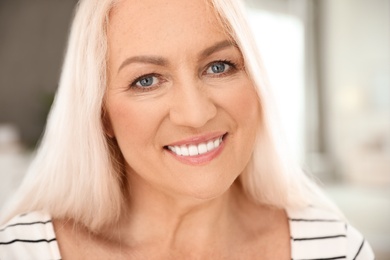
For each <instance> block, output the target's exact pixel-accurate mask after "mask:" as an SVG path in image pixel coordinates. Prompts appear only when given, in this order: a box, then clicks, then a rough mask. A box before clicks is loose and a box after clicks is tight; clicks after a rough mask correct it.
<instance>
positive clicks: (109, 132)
mask: <svg viewBox="0 0 390 260" xmlns="http://www.w3.org/2000/svg"><path fill="white" fill-rule="evenodd" d="M102 123H103V131H104V133H105V135H106V136H107V137H108V138H110V139H112V138H114V137H115V134H114V131H113V129H112V125H111V122H110V118H109V116H108V114H107V112H106V110H105V109H102Z"/></svg>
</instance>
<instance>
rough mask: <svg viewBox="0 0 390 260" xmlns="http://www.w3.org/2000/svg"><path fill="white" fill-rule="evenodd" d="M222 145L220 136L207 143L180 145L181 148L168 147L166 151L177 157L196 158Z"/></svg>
mask: <svg viewBox="0 0 390 260" xmlns="http://www.w3.org/2000/svg"><path fill="white" fill-rule="evenodd" d="M221 143H222V136H221V137H219V138H217V139H215V140H214V141H208V142H207V143H200V144H198V145H194V144H191V145H188V146H187V145H181V146H168V149H169V150H171V151H172V152H173V153H175V154H177V155H179V156H196V155H198V154H205V153H207V152H210V151H212V150H214V149H215V148H218V147H219V146H220V145H221Z"/></svg>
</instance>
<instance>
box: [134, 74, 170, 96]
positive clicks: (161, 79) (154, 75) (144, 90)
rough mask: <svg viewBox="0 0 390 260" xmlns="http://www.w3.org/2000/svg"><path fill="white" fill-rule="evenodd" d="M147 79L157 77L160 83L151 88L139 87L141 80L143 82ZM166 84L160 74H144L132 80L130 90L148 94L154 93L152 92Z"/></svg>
mask: <svg viewBox="0 0 390 260" xmlns="http://www.w3.org/2000/svg"><path fill="white" fill-rule="evenodd" d="M147 77H156V78H157V79H158V80H159V81H158V83H156V84H152V85H151V86H149V87H141V86H137V83H138V82H139V81H140V80H142V79H144V78H147ZM164 82H165V81H164V79H163V78H162V76H161V75H160V74H157V73H146V74H143V75H141V76H138V77H136V78H134V79H132V80H130V84H129V89H132V90H134V91H140V92H147V91H152V90H154V89H156V88H158V87H159V86H160V85H161V84H162V83H164Z"/></svg>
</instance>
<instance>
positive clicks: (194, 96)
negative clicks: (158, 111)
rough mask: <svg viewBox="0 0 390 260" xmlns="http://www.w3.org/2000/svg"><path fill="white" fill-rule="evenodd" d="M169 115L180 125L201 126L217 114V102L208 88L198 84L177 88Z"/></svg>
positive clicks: (172, 120)
mask: <svg viewBox="0 0 390 260" xmlns="http://www.w3.org/2000/svg"><path fill="white" fill-rule="evenodd" d="M175 89H176V90H175V94H174V96H173V100H172V101H171V108H170V112H169V117H170V120H171V122H173V123H174V124H176V125H180V126H188V127H193V128H199V127H202V126H204V125H205V124H206V123H207V122H208V121H209V120H211V119H212V118H214V117H215V116H216V114H217V107H216V104H215V103H214V102H213V100H212V98H211V97H210V96H209V95H208V94H207V90H206V89H204V88H202V87H201V86H199V85H197V84H191V85H187V86H180V87H177V88H175Z"/></svg>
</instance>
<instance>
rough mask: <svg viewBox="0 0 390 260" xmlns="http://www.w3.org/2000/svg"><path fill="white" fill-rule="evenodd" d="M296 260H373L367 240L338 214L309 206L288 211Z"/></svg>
mask: <svg viewBox="0 0 390 260" xmlns="http://www.w3.org/2000/svg"><path fill="white" fill-rule="evenodd" d="M287 214H288V216H289V223H290V235H291V251H292V259H356V260H372V259H374V258H375V257H374V254H373V252H372V249H371V247H370V245H369V244H368V242H367V241H366V240H365V239H364V237H363V236H362V235H361V234H360V233H359V232H358V231H357V230H356V229H355V228H354V227H352V226H351V225H349V224H348V223H347V222H346V221H345V220H343V219H342V218H341V217H340V216H338V215H337V214H335V213H333V212H331V211H329V210H325V209H320V208H315V207H308V208H304V209H299V210H287Z"/></svg>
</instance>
